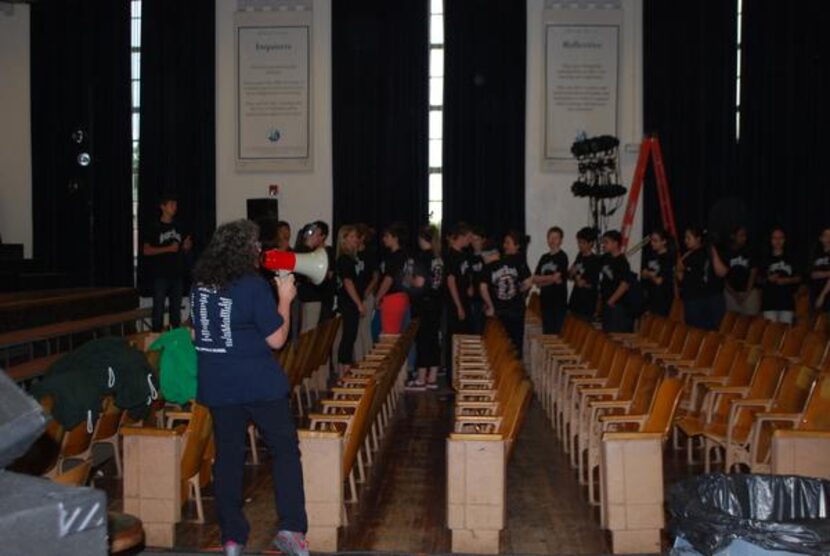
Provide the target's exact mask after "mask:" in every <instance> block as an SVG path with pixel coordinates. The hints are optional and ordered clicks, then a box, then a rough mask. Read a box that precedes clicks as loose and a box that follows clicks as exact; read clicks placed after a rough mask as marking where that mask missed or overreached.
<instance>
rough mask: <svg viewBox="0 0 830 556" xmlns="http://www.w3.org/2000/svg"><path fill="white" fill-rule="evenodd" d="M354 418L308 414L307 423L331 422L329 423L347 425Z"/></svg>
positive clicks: (349, 416)
mask: <svg viewBox="0 0 830 556" xmlns="http://www.w3.org/2000/svg"><path fill="white" fill-rule="evenodd" d="M353 418H354V415H337V414H332V415H329V414H328V413H309V414H308V420H309V421H320V422H323V421H331V422H335V421H336V422H340V423H347V422H349V421H351V420H352V419H353Z"/></svg>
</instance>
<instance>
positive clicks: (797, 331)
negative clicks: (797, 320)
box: [778, 326, 810, 357]
mask: <svg viewBox="0 0 830 556" xmlns="http://www.w3.org/2000/svg"><path fill="white" fill-rule="evenodd" d="M809 332H810V329H809V328H808V327H806V326H790V327H788V328H787V329H786V331H785V332H784V338H783V339H782V340H781V346H780V348H779V349H778V353H779V354H781V355H782V356H784V357H797V356H798V354H799V353H801V346H802V344H804V340H805V339H806V338H807V334H808V333H809Z"/></svg>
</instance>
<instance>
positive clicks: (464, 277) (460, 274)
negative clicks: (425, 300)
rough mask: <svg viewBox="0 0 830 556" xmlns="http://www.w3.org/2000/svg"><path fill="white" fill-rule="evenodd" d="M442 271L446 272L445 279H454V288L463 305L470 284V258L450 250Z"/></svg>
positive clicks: (465, 254)
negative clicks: (456, 289) (452, 277)
mask: <svg viewBox="0 0 830 556" xmlns="http://www.w3.org/2000/svg"><path fill="white" fill-rule="evenodd" d="M444 269H445V270H446V272H447V278H449V277H450V276H454V277H455V286H456V288H458V296H459V297H460V298H461V302H462V303H465V300H466V299H467V289H468V288H469V287H470V285H471V284H472V272H471V269H470V258H469V256H468V255H467V253H463V252H461V251H456V250H455V249H453V248H450V249H449V250H448V251H447V257H446V260H445V261H444Z"/></svg>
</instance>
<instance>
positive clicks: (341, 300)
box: [335, 254, 363, 309]
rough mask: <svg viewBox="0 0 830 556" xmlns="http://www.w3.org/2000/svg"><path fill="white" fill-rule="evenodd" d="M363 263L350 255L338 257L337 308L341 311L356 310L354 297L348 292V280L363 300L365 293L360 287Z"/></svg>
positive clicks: (336, 272)
mask: <svg viewBox="0 0 830 556" xmlns="http://www.w3.org/2000/svg"><path fill="white" fill-rule="evenodd" d="M361 266H362V265H361V261H360V260H359V259H358V258H357V257H352V256H350V255H345V254H344V255H340V256H339V257H337V263H336V267H335V274H336V277H337V278H336V280H337V281H336V283H337V306H338V307H340V308H341V309H347V308H356V305H355V302H354V300H352V296H350V295H349V292H347V291H346V280H347V279H348V280H351V281H352V284H354V286H355V289H356V290H357V296H358V297H359V298H361V299H363V292H362V291H361V290H360V288H359V287H358V283H359V281H360V276H361V275H362V274H363V269H362V268H361Z"/></svg>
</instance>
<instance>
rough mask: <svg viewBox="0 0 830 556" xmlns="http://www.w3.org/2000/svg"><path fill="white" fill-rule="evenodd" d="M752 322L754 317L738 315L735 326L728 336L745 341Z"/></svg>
mask: <svg viewBox="0 0 830 556" xmlns="http://www.w3.org/2000/svg"><path fill="white" fill-rule="evenodd" d="M752 320H753V318H752V317H748V316H746V315H738V317H737V318H736V319H735V325H734V326H733V327H732V330H730V331H729V332H728V333H727V336H729V337H730V338H735V339H736V340H745V339H746V336H747V334H748V333H749V327H750V325H751V324H752Z"/></svg>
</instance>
